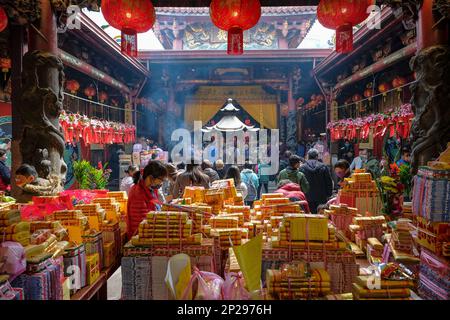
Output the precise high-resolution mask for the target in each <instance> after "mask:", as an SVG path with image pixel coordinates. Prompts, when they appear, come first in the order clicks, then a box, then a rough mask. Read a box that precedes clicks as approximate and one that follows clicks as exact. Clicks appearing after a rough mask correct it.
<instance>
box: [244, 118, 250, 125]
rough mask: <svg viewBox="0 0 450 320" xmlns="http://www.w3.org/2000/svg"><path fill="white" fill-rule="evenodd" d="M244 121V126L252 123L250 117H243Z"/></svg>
mask: <svg viewBox="0 0 450 320" xmlns="http://www.w3.org/2000/svg"><path fill="white" fill-rule="evenodd" d="M244 123H245V125H246V126H249V125H251V124H252V123H251V122H250V119H245V121H244Z"/></svg>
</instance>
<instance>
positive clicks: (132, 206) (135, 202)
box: [128, 160, 167, 239]
mask: <svg viewBox="0 0 450 320" xmlns="http://www.w3.org/2000/svg"><path fill="white" fill-rule="evenodd" d="M166 178H167V169H166V167H165V166H164V164H163V163H162V162H161V161H158V160H152V161H149V163H148V164H147V166H146V167H145V168H144V172H143V174H142V177H141V172H140V171H138V172H136V174H135V176H134V186H133V187H132V188H131V189H130V192H129V194H128V237H129V238H130V239H131V237H132V236H133V235H134V234H135V233H136V231H137V229H138V226H139V224H140V223H141V222H142V220H144V219H145V217H146V215H147V213H148V212H149V211H159V210H160V208H161V203H160V201H159V200H158V189H159V188H161V186H162V184H163V182H164V180H165V179H166Z"/></svg>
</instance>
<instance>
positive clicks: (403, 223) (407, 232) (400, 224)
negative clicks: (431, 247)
mask: <svg viewBox="0 0 450 320" xmlns="http://www.w3.org/2000/svg"><path fill="white" fill-rule="evenodd" d="M410 223H411V221H410V220H408V219H398V220H397V221H396V227H395V229H394V230H393V231H392V234H391V241H390V243H391V245H392V246H393V247H394V248H395V249H396V250H398V251H402V252H405V253H408V254H412V253H413V246H414V243H413V238H412V236H411V231H412V230H411V227H410Z"/></svg>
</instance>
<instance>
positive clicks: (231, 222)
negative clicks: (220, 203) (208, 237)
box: [209, 216, 240, 229]
mask: <svg viewBox="0 0 450 320" xmlns="http://www.w3.org/2000/svg"><path fill="white" fill-rule="evenodd" d="M209 224H210V225H211V228H214V229H217V228H222V229H224V228H239V227H240V226H239V219H238V218H237V217H226V216H216V217H212V218H211V219H209Z"/></svg>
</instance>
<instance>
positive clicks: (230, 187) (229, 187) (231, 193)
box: [211, 179, 238, 204]
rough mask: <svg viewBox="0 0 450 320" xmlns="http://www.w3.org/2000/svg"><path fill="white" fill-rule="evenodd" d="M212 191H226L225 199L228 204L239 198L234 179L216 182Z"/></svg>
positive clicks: (212, 186)
mask: <svg viewBox="0 0 450 320" xmlns="http://www.w3.org/2000/svg"><path fill="white" fill-rule="evenodd" d="M211 189H221V190H223V191H224V197H225V198H224V199H225V201H226V202H231V204H232V203H233V202H234V199H235V197H237V196H238V193H237V190H236V186H235V184H234V180H233V179H224V180H216V181H214V182H213V183H212V184H211Z"/></svg>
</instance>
